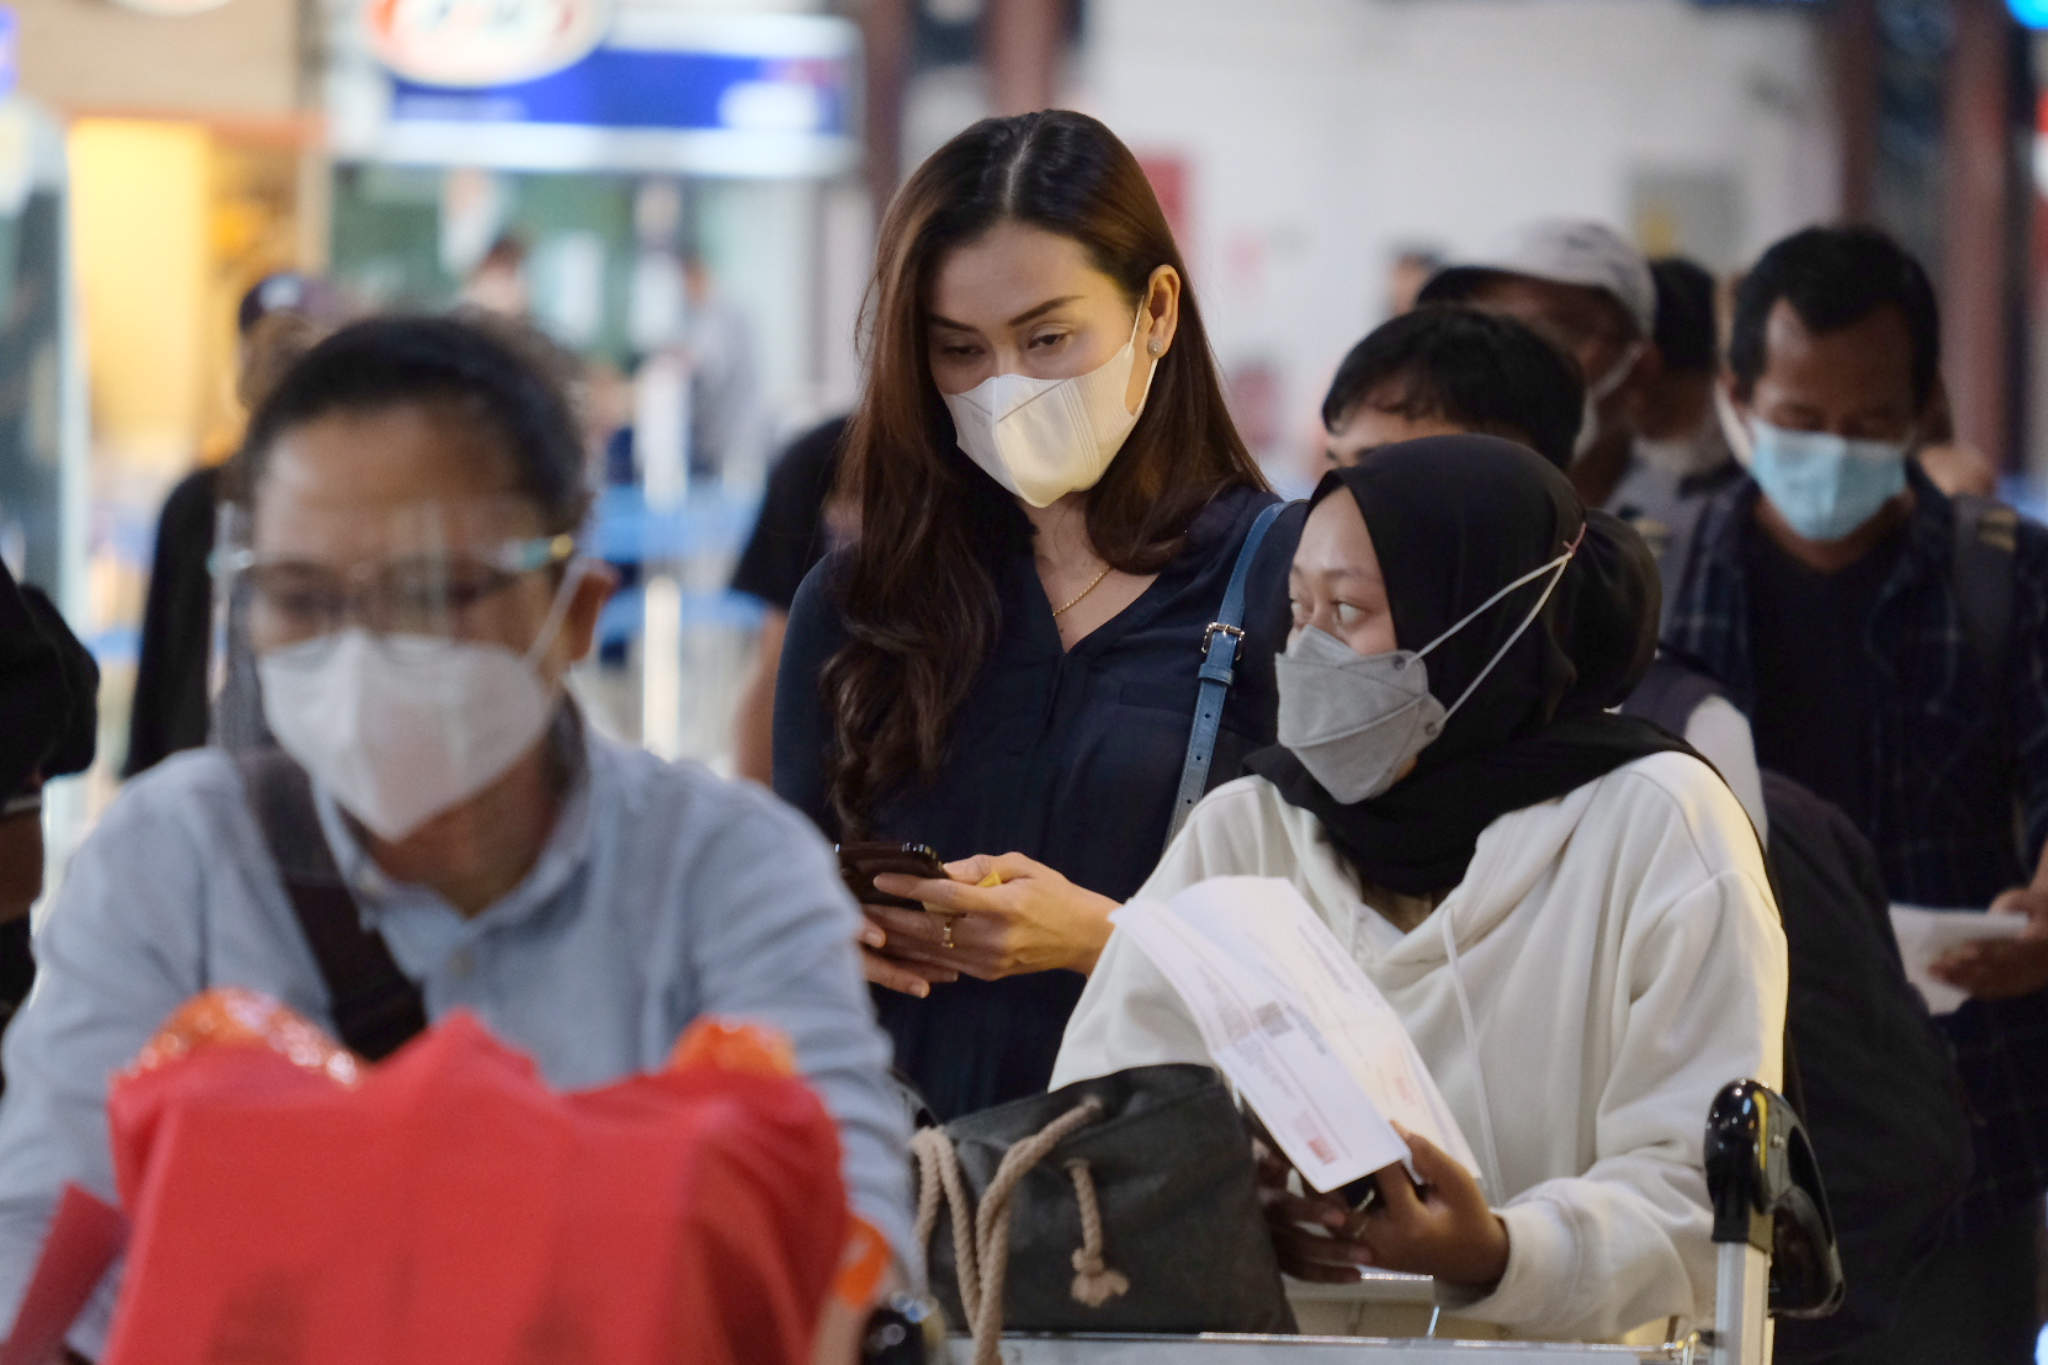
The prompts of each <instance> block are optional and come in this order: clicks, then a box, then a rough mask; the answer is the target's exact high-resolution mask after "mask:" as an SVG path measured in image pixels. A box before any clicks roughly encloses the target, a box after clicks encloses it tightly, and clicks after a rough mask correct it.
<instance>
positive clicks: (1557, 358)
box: [1323, 304, 1585, 469]
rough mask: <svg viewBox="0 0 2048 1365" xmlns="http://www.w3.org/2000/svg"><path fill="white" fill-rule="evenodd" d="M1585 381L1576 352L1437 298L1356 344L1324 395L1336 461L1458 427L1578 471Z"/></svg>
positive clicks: (1515, 324)
mask: <svg viewBox="0 0 2048 1365" xmlns="http://www.w3.org/2000/svg"><path fill="white" fill-rule="evenodd" d="M1584 401H1585V386H1584V385H1583V384H1582V383H1581V382H1580V381H1579V370H1578V366H1577V365H1576V364H1575V363H1574V362H1573V361H1572V359H1571V357H1569V356H1567V355H1565V354H1564V353H1563V352H1562V351H1560V350H1558V348H1557V347H1555V346H1553V345H1551V344H1550V342H1548V341H1546V340H1544V339H1543V337H1541V336H1540V335H1538V334H1537V333H1536V332H1534V331H1532V330H1531V329H1530V328H1528V327H1526V326H1524V325H1523V324H1521V323H1519V322H1517V321H1515V320H1514V319H1513V318H1511V317H1507V316H1504V315H1500V314H1494V313H1482V312H1479V311H1478V310H1476V309H1472V308H1464V307H1458V306H1454V305H1449V304H1430V305H1426V306H1424V307H1422V308H1419V309H1416V310H1415V311H1413V312H1409V313H1406V314H1404V315H1402V316H1399V317H1396V318H1395V319H1394V320H1393V321H1391V322H1388V323H1385V324H1383V325H1382V326H1380V327H1378V328H1375V329H1374V330H1373V331H1372V333H1371V334H1369V335H1368V336H1367V337H1366V338H1365V340H1363V341H1361V342H1359V343H1358V344H1357V345H1356V346H1354V347H1352V348H1351V351H1350V353H1349V354H1348V355H1346V356H1345V357H1344V360H1343V363H1341V364H1340V365H1338V367H1337V375H1336V377H1335V378H1334V379H1332V380H1331V381H1330V391H1329V393H1328V395H1327V396H1325V397H1324V399H1323V426H1324V428H1325V430H1326V433H1327V439H1328V446H1327V449H1328V455H1329V461H1330V463H1331V464H1333V465H1338V466H1345V465H1353V464H1356V463H1358V460H1359V458H1360V457H1361V456H1363V455H1365V454H1367V453H1369V452H1370V451H1373V450H1376V449H1378V448H1379V447H1380V446H1384V445H1393V444H1395V443H1397V442H1400V441H1413V440H1417V439H1419V438H1421V437H1424V436H1441V435H1446V434H1448V433H1451V432H1466V433H1471V434H1474V435H1485V436H1500V437H1504V438H1506V439H1507V440H1510V441H1515V442H1518V443H1519V444H1521V445H1525V446H1527V447H1529V449H1531V450H1533V451H1535V452H1536V453H1537V454H1538V455H1541V456H1542V457H1543V458H1544V459H1546V460H1548V461H1550V462H1551V463H1552V464H1554V465H1556V466H1557V467H1558V468H1559V469H1569V468H1570V467H1571V462H1572V450H1573V448H1574V444H1575V443H1576V441H1577V440H1578V434H1579V422H1580V420H1581V419H1582V417H1583V415H1584V414H1583V411H1582V409H1583V405H1584Z"/></svg>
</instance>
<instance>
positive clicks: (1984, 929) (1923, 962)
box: [1892, 905, 2027, 1014]
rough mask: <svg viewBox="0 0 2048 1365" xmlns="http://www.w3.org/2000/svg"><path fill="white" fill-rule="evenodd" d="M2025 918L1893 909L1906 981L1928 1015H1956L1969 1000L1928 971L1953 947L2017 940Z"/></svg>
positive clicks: (1895, 930) (1902, 908)
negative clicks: (1915, 992)
mask: <svg viewBox="0 0 2048 1365" xmlns="http://www.w3.org/2000/svg"><path fill="white" fill-rule="evenodd" d="M2026 927H2027V917H2026V916H2025V915H1994V914H1983V913H1979V912H1977V911H1974V910H1923V909H1921V908H1920V907H1919V906H1917V905H1894V906H1893V907H1892V934H1893V935H1894V936H1895V937H1896V938H1897V939H1898V940H1899V956H1900V957H1902V958H1904V959H1905V962H1906V980H1908V981H1910V982H1912V983H1913V988H1914V989H1915V990H1917V991H1919V992H1920V998H1921V999H1923V1000H1925V1001H1926V1002H1927V1012H1928V1013H1929V1014H1954V1013H1955V1012H1956V1011H1957V1010H1959V1009H1961V1008H1962V1007H1963V1002H1964V1001H1966V1000H1968V999H1969V998H1970V997H1969V996H1967V995H1965V994H1964V993H1963V992H1961V991H1959V990H1957V989H1956V988H1955V987H1954V986H1951V985H1949V984H1948V982H1946V981H1937V980H1935V978H1934V975H1933V973H1932V972H1931V971H1930V970H1929V969H1930V968H1932V967H1933V966H1934V960H1935V959H1936V958H1938V957H1940V956H1941V955H1942V954H1943V953H1946V952H1948V951H1949V949H1951V948H1960V947H1962V946H1963V945H1964V944H1965V943H1981V942H1982V941H1984V940H1985V939H2015V938H2018V937H2019V936H2020V935H2021V934H2022V933H2024V932H2025V931H2026Z"/></svg>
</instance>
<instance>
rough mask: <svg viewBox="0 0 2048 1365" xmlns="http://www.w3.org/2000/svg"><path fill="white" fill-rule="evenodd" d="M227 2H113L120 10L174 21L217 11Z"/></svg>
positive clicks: (176, 0) (223, 0) (219, 0)
mask: <svg viewBox="0 0 2048 1365" xmlns="http://www.w3.org/2000/svg"><path fill="white" fill-rule="evenodd" d="M227 2H228V0H114V3H115V4H117V5H119V6H120V7H121V8H122V9H132V10H138V11H140V12H141V13H143V14H161V15H165V16H167V17H169V18H173V19H175V18H176V17H178V16H179V15H181V14H199V13H201V12H203V11H205V10H210V9H219V8H220V7H221V6H222V5H225V4H226V3H227Z"/></svg>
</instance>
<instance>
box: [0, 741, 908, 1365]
mask: <svg viewBox="0 0 2048 1365" xmlns="http://www.w3.org/2000/svg"><path fill="white" fill-rule="evenodd" d="M583 733H584V734H585V736H586V737H585V738H584V739H582V740H581V741H580V742H581V745H582V748H583V751H584V753H585V755H586V762H585V763H584V765H583V770H582V774H581V775H580V776H579V778H578V780H577V782H576V784H575V786H574V787H573V789H572V793H571V795H570V796H569V798H568V800H567V801H566V803H565V805H564V808H563V813H562V816H561V818H560V819H559V820H558V821H557V822H556V826H555V830H554V833H553V835H552V836H551V838H550V840H549V843H548V846H547V848H546V849H545V850H544V852H543V853H542V855H541V857H540V859H539V861H538V862H537V863H536V864H535V866H534V867H533V869H532V871H531V872H530V873H528V875H527V877H526V879H525V880H524V881H523V882H522V883H521V884H520V885H519V886H518V887H517V888H516V889H514V890H513V891H512V893H511V894H510V895H508V896H507V897H505V898H504V899H503V900H502V901H500V902H498V903H497V904H496V905H493V906H492V907H491V908H490V909H488V910H487V911H485V912H484V913H483V914H481V915H479V916H477V917H475V918H474V919H465V918H463V917H462V916H461V915H460V914H458V913H457V912H456V911H455V909H454V908H453V907H451V906H450V905H448V904H447V903H446V902H445V901H443V900H441V899H440V898H439V897H437V896H435V895H434V894H433V893H432V892H429V891H427V890H424V889H423V888H420V887H417V886H405V885H396V884H393V883H391V882H390V881H389V880H388V879H387V878H385V877H384V876H383V875H382V874H381V873H380V872H379V871H378V870H377V868H376V867H375V865H374V864H373V863H372V862H371V860H370V859H369V858H368V856H367V855H366V854H365V852H364V851H363V849H362V848H361V846H360V845H359V844H358V843H357V842H356V840H355V839H354V838H353V837H352V835H351V834H350V832H349V829H348V826H347V825H346V823H345V822H344V821H342V820H341V819H340V818H339V817H338V815H337V814H336V813H335V811H334V809H333V806H332V804H331V803H330V802H327V801H325V800H324V799H323V800H322V801H321V802H320V804H321V806H322V810H321V823H322V826H323V828H324V830H325V832H326V835H327V840H328V843H329V845H330V847H331V848H332V850H333V852H334V855H335V861H336V863H337V864H338V865H339V866H340V868H341V869H342V872H343V874H344V875H345V876H346V877H347V878H348V879H349V882H350V886H351V889H352V890H353V892H354V893H355V897H356V900H357V903H358V904H359V905H360V906H361V907H362V910H363V914H364V917H365V919H366V921H367V922H369V923H371V924H373V925H374V926H375V927H376V928H377V929H378V930H380V931H381V932H382V933H383V935H384V937H385V940H386V941H387V942H388V943H389V944H390V947H391V953H392V956H393V957H394V958H396V959H397V961H398V965H399V966H400V967H401V968H402V969H403V970H404V971H405V973H406V975H407V976H408V977H410V978H412V979H413V980H414V981H417V982H418V983H420V986H421V988H422V990H423V991H424V992H425V995H426V1003H427V1015H428V1017H429V1018H430V1019H434V1018H439V1017H441V1016H442V1015H445V1014H447V1013H448V1012H449V1011H451V1010H457V1009H465V1010H469V1011H471V1012H472V1013H474V1014H476V1015H477V1016H478V1017H479V1018H481V1019H482V1020H483V1022H484V1023H485V1024H486V1025H487V1026H488V1027H489V1028H490V1029H491V1030H492V1031H493V1032H494V1033H496V1034H497V1035H498V1036H499V1037H501V1038H503V1039H504V1040H506V1041H507V1042H508V1043H510V1044H512V1045H513V1046H515V1047H517V1048H520V1049H521V1050H523V1051H525V1052H527V1053H528V1054H530V1055H531V1056H532V1057H533V1058H534V1060H535V1062H536V1063H537V1064H538V1065H539V1067H540V1069H541V1071H542V1073H543V1074H544V1075H545V1076H546V1078H547V1080H548V1081H549V1083H550V1084H552V1085H554V1086H556V1087H557V1088H560V1089H581V1088H585V1087H590V1086H596V1085H602V1084H604V1083H605V1082H607V1081H611V1080H614V1079H617V1078H618V1077H621V1076H624V1075H628V1074H631V1073H634V1072H641V1071H649V1070H655V1069H658V1068H660V1067H661V1066H662V1065H663V1063H664V1062H666V1061H667V1059H668V1054H669V1051H670V1049H671V1048H672V1047H673V1045H674V1043H675V1040H676V1038H677V1037H678V1035H680V1034H681V1033H682V1031H683V1029H684V1027H685V1026H686V1025H688V1024H689V1022H690V1021H691V1020H692V1019H694V1018H696V1017H697V1016H699V1015H701V1014H716V1015H720V1016H723V1017H727V1018H735V1019H742V1020H755V1021H759V1022H762V1023H765V1024H768V1025H772V1026H773V1027H775V1028H777V1029H780V1030H781V1031H782V1032H783V1033H785V1034H787V1035H788V1036H789V1038H790V1039H791V1041H792V1042H793V1043H794V1044H795V1047H796V1053H797V1059H798V1063H799V1065H800V1066H801V1067H802V1069H803V1071H804V1073H805V1076H806V1077H807V1079H808V1080H809V1081H810V1083H811V1084H812V1085H813V1087H815V1089H816V1090H817V1092H818V1093H819V1095H820V1096H821V1097H822V1098H823V1099H824V1101H825V1104H826V1105H827V1107H828V1108H829V1109H830V1110H831V1111H832V1113H833V1115H834V1117H835V1118H836V1119H837V1120H838V1123H839V1128H840V1137H841V1145H842V1148H843V1151H844V1162H845V1175H846V1181H847V1186H848V1189H849V1191H850V1193H851V1195H852V1201H853V1205H854V1207H855V1209H856V1211H858V1212H859V1213H860V1214H861V1215H862V1216H863V1217H864V1218H866V1219H867V1220H868V1221H869V1222H870V1223H872V1224H873V1225H874V1226H875V1227H876V1228H877V1229H879V1230H880V1231H881V1232H882V1233H883V1234H884V1235H885V1236H886V1237H888V1238H889V1240H890V1242H891V1244H892V1246H894V1247H895V1249H896V1251H897V1253H898V1255H899V1257H900V1258H902V1259H903V1260H904V1262H905V1263H906V1264H915V1263H916V1256H915V1253H914V1251H913V1250H912V1248H911V1246H910V1220H909V1210H908V1201H909V1178H908V1174H907V1161H906V1156H905V1150H906V1143H907V1141H908V1137H909V1133H908V1122H907V1116H906V1113H905V1110H904V1107H903V1105H902V1103H901V1102H900V1101H899V1100H898V1099H897V1097H896V1095H895V1093H894V1092H893V1090H892V1089H891V1088H890V1084H889V1081H888V1076H887V1069H888V1065H889V1050H888V1045H887V1042H886V1039H885V1038H884V1036H883V1035H882V1033H881V1032H880V1031H879V1030H878V1029H877V1028H876V1026H875V1023H874V1017H873V1011H872V1008H871V1006H870V1003H869V1000H868V994H867V989H866V987H865V985H864V984H863V983H862V980H861V970H860V964H859V959H858V956H857V953H856V950H855V948H854V935H855V931H856V914H857V912H856V911H855V909H854V906H853V903H852V900H851V899H850V898H849V897H848V895H847V893H846V891H845V890H844V888H843V886H842V884H841V882H840V879H839V875H838V870H837V867H836V866H835V863H834V860H833V858H832V854H831V850H830V849H829V848H828V847H827V846H826V845H825V843H824V842H823V840H822V839H820V837H819V836H818V834H817V832H816V831H815V830H814V829H813V828H812V827H811V825H810V824H809V822H807V821H806V820H804V819H803V818H802V817H801V816H799V815H797V814H795V813H794V812H793V811H791V810H790V809H789V808H787V807H785V806H783V805H782V804H781V803H779V802H777V801H776V800H775V799H774V798H773V797H772V796H770V795H768V794H767V793H766V792H764V791H762V790H760V789H759V788H756V787H753V786H751V785H746V784H740V783H729V782H724V781H721V780H719V779H718V778H716V777H714V776H712V775H711V774H710V773H708V772H706V771H705V770H703V769H702V768H700V767H697V766H694V765H674V764H668V763H664V762H662V761H661V760H659V759H656V758H654V757H652V756H651V755H649V754H646V753H643V752H641V751H638V750H634V749H629V748H626V747H624V746H622V745H619V744H616V743H614V742H612V741H609V740H606V739H603V738H600V737H597V736H595V735H594V734H590V733H589V731H588V727H583ZM35 953H36V959H37V963H38V974H37V980H36V987H35V991H34V994H33V995H32V996H31V997H30V999H29V1002H28V1004H27V1006H26V1007H25V1008H24V1009H23V1010H22V1012H21V1014H20V1015H19V1016H18V1017H17V1018H16V1019H15V1021H14V1024H13V1027H12V1028H11V1029H10V1030H9V1032H8V1035H7V1044H6V1074H7V1093H6V1099H5V1102H4V1104H0V1331H4V1330H5V1326H6V1324H7V1323H10V1322H12V1320H13V1315H14V1311H15V1308H16V1306H17V1305H18V1303H19V1301H20V1298H21V1295H22V1292H23V1290H24V1289H25V1287H26V1285H27V1282H28V1277H29V1275H30V1273H31V1271H32V1269H33V1267H34V1264H35V1258H36V1255H37V1253H38V1251H39V1250H40V1248H41V1245H42V1240H43V1235H44V1232H45V1229H46V1228H47V1225H48V1222H49V1218H50V1215H51V1213H52V1211H53V1210H54V1208H55V1205H56V1200H57V1197H58V1194H59V1192H60V1191H61V1190H62V1189H63V1187H64V1185H65V1183H66V1182H76V1183H78V1184H80V1185H82V1186H84V1187H85V1188H87V1189H89V1190H91V1191H93V1192H94V1193H95V1194H97V1195H99V1196H101V1197H102V1198H107V1199H111V1198H113V1196H114V1182H113V1170H112V1163H111V1159H110V1156H109V1153H108V1147H107V1124H106V1110H105V1101H106V1090H107V1080H108V1077H109V1076H110V1075H111V1074H112V1073H113V1072H115V1071H117V1070H118V1069H120V1068H121V1067H123V1066H125V1065H126V1064H127V1063H128V1062H129V1061H130V1060H131V1059H132V1058H133V1057H134V1056H135V1054H136V1052H137V1050H138V1049H140V1048H141V1047H142V1045H143V1043H144V1042H146V1041H147V1040H148V1039H149V1037H150V1036H151V1035H152V1034H154V1033H155V1032H156V1030H157V1028H158V1027H159V1026H160V1025H161V1024H162V1023H163V1022H164V1019H165V1018H166V1016H168V1015H169V1014H170V1013H171V1012H172V1011H173V1010H175V1009H176V1008H177V1007H178V1006H179V1005H180V1004H182V1003H183V1002H184V1001H186V1000H188V999H190V998H191V997H192V996H194V995H196V994H198V993H199V992H201V991H203V990H205V989H207V988H209V987H212V986H246V987H250V988H253V989H256V990H260V991H263V992H265V993H267V994H269V995H272V996H275V997H277V998H278V999H280V1000H282V1001H283V1002H284V1003H285V1004H286V1005H288V1006H290V1007H291V1008H292V1009H294V1010H297V1011H299V1012H300V1013H301V1014H304V1015H305V1016H306V1017H307V1018H309V1019H313V1020H315V1021H318V1022H320V1023H322V1024H325V1025H329V1026H331V1023H332V1021H331V1018H330V1015H329V1012H328V1004H327V992H326V988H325V986H324V985H323V983H322V980H321V977H320V972H319V968H318V966H317V964H316V963H315V961H314V958H313V955H312V951H311V949H310V948H308V946H307V945H306V942H305V939H304V937H303V935H302V934H301V932H300V930H299V927H298V923H297V921H296V920H295V919H294V917H293V913H292V908H291V904H290V902H289V901H288V900H287V899H286V897H285V893H284V888H283V885H282V883H281V882H280V880H279V878H278V874H277V872H276V869H275V863H274V861H273V859H272V858H271V856H270V854H269V852H268V850H267V849H266V847H265V845H264V842H263V838H262V835H261V834H260V833H259V832H258V829H257V826H256V822H255V819H254V817H253V816H252V815H251V813H250V810H249V807H248V805H247V803H246V801H245V800H244V797H243V789H242V782H241V775H240V773H239V771H238V770H237V768H236V767H235V765H234V763H233V762H232V761H231V760H230V759H229V758H228V757H227V756H226V755H224V754H222V753H220V752H217V751H212V750H202V751H200V752H198V753H193V754H186V755H181V756H179V757H177V758H174V759H172V760H170V761H169V762H167V763H165V764H162V765H161V766H159V767H158V768H156V769H154V770H152V771H151V772H150V773H148V774H146V775H145V776H143V777H141V778H139V779H138V780H137V781H136V782H135V783H133V784H132V785H131V786H130V787H129V788H128V789H127V790H126V791H125V792H123V793H122V794H121V796H120V798H119V799H118V800H116V801H115V802H114V804H113V806H112V808H111V809H109V810H108V812H107V814H106V816H105V818H104V819H103V820H102V821H101V822H100V825H99V827H98V829H97V830H96V831H95V832H94V834H93V836H92V837H91V838H90V839H89V840H88V841H87V842H86V844H85V846H84V847H83V848H82V849H81V850H80V851H79V853H78V855H77V857H76V858H75V859H74V860H73V861H72V864H71V868H70V873H69V876H68V878H67V880H66V882H65V884H64V887H63V890H62V892H61V893H60V895H59V897H58V900H57V902H56V904H55V906H54V907H53V909H52V911H51V914H50V916H49V918H48V921H47V923H45V924H44V926H43V927H42V929H41V931H40V932H39V933H38V934H37V935H36V939H35ZM112 1280H113V1277H111V1276H110V1277H109V1283H108V1284H106V1285H102V1286H101V1292H100V1294H99V1296H98V1298H97V1300H96V1301H95V1303H94V1305H93V1308H92V1310H91V1311H90V1312H89V1313H88V1316H87V1319H86V1320H85V1321H84V1322H83V1323H81V1325H80V1328H79V1330H78V1331H77V1332H76V1333H75V1334H74V1336H73V1343H74V1345H76V1346H77V1347H78V1348H79V1349H80V1350H83V1351H85V1352H86V1353H87V1354H89V1355H91V1354H97V1352H98V1350H99V1348H100V1347H101V1345H102V1344H103V1342H104V1339H105V1333H106V1330H107V1327H108V1324H109V1319H110V1314H111V1308H112V1287H113V1286H112Z"/></svg>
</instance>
